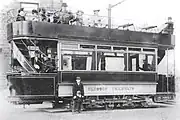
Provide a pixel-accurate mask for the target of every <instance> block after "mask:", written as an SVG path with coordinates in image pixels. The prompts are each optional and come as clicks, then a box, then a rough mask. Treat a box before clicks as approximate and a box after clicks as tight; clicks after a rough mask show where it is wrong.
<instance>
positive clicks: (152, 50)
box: [143, 48, 155, 52]
mask: <svg viewBox="0 0 180 120" xmlns="http://www.w3.org/2000/svg"><path fill="white" fill-rule="evenodd" d="M143 51H146V52H155V49H147V48H144V49H143Z"/></svg>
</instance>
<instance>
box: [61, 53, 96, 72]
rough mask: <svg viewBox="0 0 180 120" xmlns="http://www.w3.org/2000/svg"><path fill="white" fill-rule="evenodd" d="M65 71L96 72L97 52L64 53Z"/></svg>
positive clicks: (63, 67)
mask: <svg viewBox="0 0 180 120" xmlns="http://www.w3.org/2000/svg"><path fill="white" fill-rule="evenodd" d="M62 69H63V70H95V52H82V51H63V52H62Z"/></svg>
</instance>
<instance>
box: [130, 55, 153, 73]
mask: <svg viewBox="0 0 180 120" xmlns="http://www.w3.org/2000/svg"><path fill="white" fill-rule="evenodd" d="M128 57H129V63H128V70H129V71H155V55H152V54H134V53H130V54H129V56H128Z"/></svg>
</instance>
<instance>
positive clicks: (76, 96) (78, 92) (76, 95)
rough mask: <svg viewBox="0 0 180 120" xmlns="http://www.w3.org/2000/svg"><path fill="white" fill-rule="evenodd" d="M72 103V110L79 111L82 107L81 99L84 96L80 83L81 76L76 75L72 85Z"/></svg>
mask: <svg viewBox="0 0 180 120" xmlns="http://www.w3.org/2000/svg"><path fill="white" fill-rule="evenodd" d="M72 92H73V103H74V106H73V107H74V110H73V111H75V112H76V111H77V112H79V113H80V111H81V107H82V101H83V98H84V86H83V84H82V83H81V78H80V77H76V82H75V83H74V85H73V91H72Z"/></svg>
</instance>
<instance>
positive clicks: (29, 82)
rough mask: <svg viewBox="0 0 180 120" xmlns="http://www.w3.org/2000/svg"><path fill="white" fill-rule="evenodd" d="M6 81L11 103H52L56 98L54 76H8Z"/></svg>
mask: <svg viewBox="0 0 180 120" xmlns="http://www.w3.org/2000/svg"><path fill="white" fill-rule="evenodd" d="M8 81H9V83H10V86H9V90H10V96H9V100H10V101H11V102H19V103H33V102H34V103H36V102H38V101H39V102H43V101H46V100H48V101H53V100H54V98H55V96H56V84H57V80H56V77H55V76H43V75H39V76H36V75H24V76H22V75H12V76H8Z"/></svg>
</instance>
